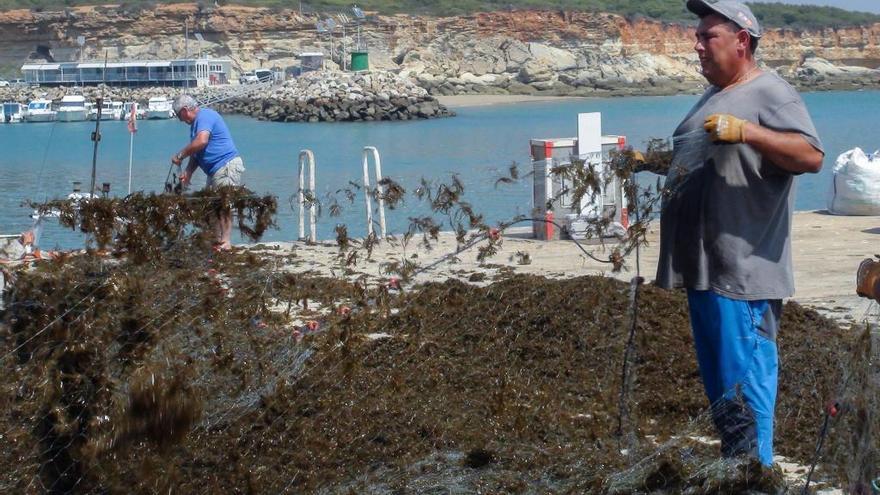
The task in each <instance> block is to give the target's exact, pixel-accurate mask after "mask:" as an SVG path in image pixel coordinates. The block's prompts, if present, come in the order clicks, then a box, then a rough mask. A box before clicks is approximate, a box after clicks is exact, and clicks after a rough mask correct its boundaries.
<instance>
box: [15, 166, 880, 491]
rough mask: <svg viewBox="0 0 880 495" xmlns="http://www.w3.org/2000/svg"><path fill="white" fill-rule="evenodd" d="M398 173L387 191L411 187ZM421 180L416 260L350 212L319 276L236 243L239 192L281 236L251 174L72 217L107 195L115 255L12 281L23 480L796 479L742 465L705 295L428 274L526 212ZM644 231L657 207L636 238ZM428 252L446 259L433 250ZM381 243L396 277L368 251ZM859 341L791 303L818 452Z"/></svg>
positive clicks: (783, 430) (674, 487)
mask: <svg viewBox="0 0 880 495" xmlns="http://www.w3.org/2000/svg"><path fill="white" fill-rule="evenodd" d="M511 175H514V174H513V173H511ZM384 185H385V186H386V188H379V187H377V188H376V189H373V190H372V191H369V193H370V194H386V191H390V190H396V189H395V188H393V187H390V186H391V182H387V181H386V182H385V184H384ZM394 194H396V195H398V196H400V197H403V196H404V195H405V192H403V191H401V190H397V192H396V193H394ZM633 194H635V195H639V194H641V193H640V192H637V191H631V192H630V197H632V196H633ZM391 196H392V195H390V194H389V197H388V198H386V199H387V200H388V201H389V202H391V203H392V204H393V201H392V200H393V198H392V197H391ZM413 196H414V197H416V199H418V200H423V201H427V202H429V203H430V205H431V210H432V212H433V213H434V216H425V217H416V218H413V219H412V222H411V226H410V228H409V229H408V230H407V232H405V233H403V234H401V235H399V236H398V237H397V238H395V239H390V240H389V239H386V240H382V241H381V242H382V243H383V244H386V243H387V244H390V245H396V246H399V247H401V249H400V253H401V255H400V256H399V257H396V258H394V257H393V258H387V259H378V260H377V259H373V258H372V250H373V249H374V248H375V246H376V243H377V242H379V240H378V239H376V238H367V239H350V238H348V237H347V234H346V233H345V228H344V226H340V228H339V229H338V231H337V234H338V235H337V246H336V248H335V249H336V250H337V261H336V269H335V271H334V273H335V275H334V276H327V275H326V274H323V273H319V272H317V271H314V270H313V268H314V267H313V266H310V265H309V264H308V263H305V262H304V261H303V259H302V258H301V257H300V256H299V255H298V254H297V247H296V245H294V247H292V248H290V249H287V248H281V249H272V248H270V247H269V246H258V247H255V248H253V249H248V250H237V251H234V252H219V253H214V252H212V251H211V249H210V247H209V245H208V243H207V241H205V233H204V231H205V230H207V229H208V228H209V226H208V225H207V224H206V223H205V220H204V219H205V218H206V217H205V214H206V212H214V213H216V211H217V209H218V208H221V209H222V208H227V209H235V205H240V206H241V208H242V209H241V211H240V212H239V213H238V214H237V216H238V218H239V219H240V220H241V219H244V220H243V225H244V226H245V227H246V228H248V229H251V230H252V231H253V232H255V233H257V234H258V233H259V232H260V228H262V227H260V226H264V227H265V228H269V227H268V226H269V225H271V221H270V220H271V212H273V208H274V206H273V205H274V200H272V199H271V198H268V199H267V198H263V199H260V198H256V197H254V196H253V195H252V194H251V193H248V192H246V191H240V190H237V191H230V192H229V194H228V195H225V196H223V198H224V199H222V200H217V199H216V198H217V195H214V196H211V197H209V198H204V199H205V201H207V203H206V202H205V201H199V200H197V199H193V198H191V197H184V198H183V199H181V198H179V197H166V195H162V196H158V197H155V198H152V199H147V198H137V199H134V200H127V201H129V202H128V203H127V202H126V201H122V202H118V201H117V202H114V201H116V200H110V199H108V200H106V201H107V203H106V204H99V203H95V204H93V205H83V206H81V207H80V209H78V210H76V211H71V212H70V213H71V215H72V218H83V217H85V216H86V215H90V216H91V218H96V217H97V212H102V213H101V218H102V219H103V220H101V221H100V222H99V223H97V224H95V226H94V227H93V230H90V231H89V232H90V235H92V236H93V237H92V242H95V243H97V244H96V246H95V249H90V250H88V251H86V252H83V253H80V254H75V255H67V256H61V257H58V258H56V259H55V260H53V261H47V262H44V263H41V264H38V265H37V266H36V267H34V268H31V269H21V270H18V271H16V273H15V274H14V281H13V282H12V284H11V286H10V288H9V290H8V291H7V292H6V293H5V295H4V301H5V304H6V309H5V310H4V311H3V313H2V326H0V366H2V369H3V376H4V378H3V380H2V386H0V400H2V404H3V406H4V407H3V413H2V414H0V434H2V437H3V442H2V445H3V447H2V448H0V460H2V462H4V464H5V466H7V467H6V468H5V469H4V470H3V472H2V473H0V490H2V491H4V492H8V493H96V492H100V493H160V492H161V493H168V492H178V493H214V492H220V493H228V492H236V493H238V492H248V493H377V494H378V493H392V492H395V493H409V492H413V493H433V492H443V493H477V492H492V493H535V492H539V493H601V492H608V493H643V492H665V493H670V492H677V491H679V490H682V491H684V490H691V492H692V493H718V492H725V491H727V490H734V491H735V490H740V489H754V490H758V491H763V490H765V489H766V491H773V490H776V489H777V488H780V487H783V486H784V484H783V482H781V481H780V475H779V473H778V472H776V471H772V470H767V469H763V468H760V466H758V465H756V464H755V463H754V461H751V460H749V459H726V460H723V461H719V460H718V457H719V453H720V450H719V447H718V445H717V444H715V443H714V441H713V440H712V438H714V435H715V433H714V427H713V424H712V421H711V414H710V412H708V411H709V409H708V408H707V406H708V405H707V404H706V400H705V396H704V395H703V391H702V386H701V384H700V379H699V375H698V373H697V369H696V362H695V358H694V355H693V350H692V341H691V336H690V335H691V334H690V329H689V324H688V317H687V309H686V301H685V299H684V297H683V295H682V294H680V293H678V292H673V291H663V290H659V289H656V288H654V287H652V286H642V285H640V284H635V286H634V285H633V284H626V283H623V282H620V281H617V280H614V279H612V278H609V277H602V276H588V277H578V278H568V279H553V278H547V277H543V276H536V275H518V274H515V273H513V272H512V270H510V269H506V270H500V269H499V270H497V271H496V272H497V273H496V275H495V276H494V277H492V278H491V279H489V278H486V275H485V272H482V271H479V272H477V271H475V272H471V273H468V272H466V271H461V270H459V271H455V270H450V271H447V275H446V276H444V277H435V279H434V280H432V281H430V282H428V283H421V284H413V283H410V282H409V280H415V278H416V277H417V275H418V274H420V273H425V270H427V269H429V268H430V267H432V266H436V263H438V262H441V261H442V262H444V263H445V262H449V263H454V257H455V256H454V255H455V254H456V253H459V254H460V253H462V252H464V250H475V251H476V250H479V251H480V252H479V255H480V259H481V260H482V261H483V262H485V263H490V262H491V260H492V256H493V254H495V253H496V252H497V251H498V250H499V249H500V248H501V246H502V244H503V242H504V238H503V236H501V235H500V232H499V231H498V230H494V229H499V228H500V229H501V230H503V228H504V227H505V226H506V225H512V224H513V223H514V222H515V221H518V220H517V219H514V220H511V222H510V223H509V224H506V225H502V226H500V227H492V226H489V225H487V224H486V222H485V221H484V220H483V219H482V217H481V216H480V215H479V214H478V213H477V212H474V211H473V209H472V208H470V206H469V204H468V203H467V202H466V201H465V199H464V185H463V184H461V183H460V182H459V183H456V181H452V182H450V183H429V182H425V183H423V187H422V188H421V189H419V190H417V191H414V192H413ZM236 198H237V199H236ZM236 201H238V202H236ZM343 203H344V202H343ZM650 204H651V202H650V201H642V202H640V203H639V205H638V208H640V209H642V211H643V213H644V214H645V215H644V216H643V217H641V218H650V214H649V213H650V211H649V210H648V209H647V208H648V206H646V205H650ZM144 205H152V206H148V207H145V206H144ZM633 206H634V207H636V205H633ZM65 208H66V205H65V204H60V203H55V204H52V205H51V208H48V209H47V211H48V210H49V209H51V210H53V211H61V212H63V211H65ZM163 208H171V210H168V209H163ZM172 210H173V214H162V215H159V214H156V212H157V211H163V212H166V213H167V212H168V211H172ZM89 212H94V213H89ZM77 215H79V217H77ZM175 219H179V220H175ZM83 223H84V222H82V221H79V222H73V223H72V224H76V225H79V226H80V227H79V228H81V226H82V225H83ZM86 223H87V222H86ZM169 224H171V225H172V227H173V228H172V227H169V228H167V229H166V228H165V227H163V226H166V225H169ZM135 226H139V227H137V228H139V229H142V230H139V232H146V233H149V235H147V236H146V237H147V238H145V239H144V240H143V242H145V243H147V244H148V245H149V246H148V248H145V247H138V246H132V242H133V239H135V238H136V237H135V236H132V235H129V234H128V233H131V232H134V230H132V229H135V228H136V227H135ZM159 227H162V228H159ZM441 229H443V230H451V231H452V232H453V234H454V237H455V249H454V250H453V251H451V252H450V253H448V254H440V255H438V256H437V257H436V258H435V259H437V260H438V261H437V262H430V261H427V259H428V258H427V255H426V254H425V253H426V252H427V251H428V248H429V247H432V246H435V247H436V245H437V243H436V240H437V239H438V237H439V236H440V234H439V232H440V230H441ZM645 230H646V227H645V226H644V225H640V224H638V223H637V224H636V230H634V232H637V233H639V235H643V233H644V231H645ZM98 232H105V233H106V234H98ZM101 238H105V239H107V243H104V242H103V241H100V239H101ZM627 243H631V244H629V245H630V246H632V247H631V248H628V247H626V246H627ZM416 245H417V246H418V247H419V249H416V247H417V246H416ZM403 246H407V248H406V249H403ZM621 246H623V247H621ZM637 248H638V243H637V242H632V241H631V240H630V239H625V240H621V241H619V242H615V243H614V244H613V245H608V246H593V247H592V248H591V251H590V252H591V253H592V254H593V256H594V257H596V259H599V260H602V261H605V262H607V266H608V267H609V268H619V267H622V266H623V261H622V260H621V258H622V257H623V256H624V254H621V253H625V252H626V250H627V249H637ZM572 249H573V250H574V249H576V248H575V247H574V246H573V247H572ZM134 253H139V254H138V255H134ZM419 253H420V254H421V256H424V257H425V261H422V259H421V258H419V257H413V254H419ZM609 253H611V254H609ZM614 253H617V254H614ZM531 256H532V257H535V256H540V253H539V252H537V253H532V255H531ZM523 259H524V258H523ZM376 263H381V264H382V266H384V270H383V271H384V275H383V276H380V277H375V276H366V275H364V274H363V272H362V271H359V270H358V267H359V266H360V265H359V264H361V265H363V264H376ZM634 291H637V292H635V293H634ZM634 294H638V296H637V297H634ZM634 308H637V310H638V311H637V312H634ZM850 335H851V332H849V331H847V330H844V329H841V328H839V327H838V326H837V325H836V324H834V323H833V322H831V321H829V320H826V319H824V318H823V317H821V316H820V315H818V314H817V313H816V312H814V311H812V310H809V309H805V308H802V307H800V306H798V305H796V304H794V303H789V304H788V305H787V306H786V308H785V310H784V312H783V319H782V322H781V331H780V339H779V346H780V353H781V361H782V363H783V367H782V372H781V376H780V400H779V405H778V408H777V409H778V415H777V425H776V427H777V434H776V438H777V450H778V451H779V452H781V453H783V454H784V455H786V456H790V457H791V458H793V459H796V460H800V461H801V462H806V461H807V460H809V458H810V456H811V455H812V453H813V448H814V440H815V436H816V433H817V426H818V424H819V420H820V419H821V416H822V404H823V403H824V402H825V400H826V399H827V398H828V397H830V396H832V395H834V393H835V391H836V390H838V389H839V384H840V374H839V372H838V371H839V369H838V366H837V364H839V363H841V362H843V361H844V360H845V359H847V358H845V356H847V354H848V353H849V352H850V349H851V348H858V347H859V346H860V345H861V344H860V343H859V342H858V341H853V339H852V338H851V337H850ZM624 361H626V362H628V363H630V364H629V368H628V369H627V371H626V372H622V370H623V368H624V366H623V362H624ZM874 363H876V361H874ZM860 369H861V368H860ZM871 376H873V377H874V378H873V379H876V374H874V375H870V374H860V375H858V377H855V376H854V377H853V378H851V379H850V380H849V382H850V383H852V384H853V385H855V384H862V383H868V382H867V381H866V380H868V377H871ZM853 390H855V389H853ZM852 403H853V404H856V402H852ZM621 404H627V407H626V410H627V411H628V412H627V414H626V417H625V418H623V417H622V415H623V413H622V408H621ZM873 404H875V402H870V403H866V404H865V406H866V407H867V406H871V405H873ZM863 409H864V408H861V409H857V408H854V409H853V410H859V411H862V410H863ZM852 416H859V417H865V418H866V421H867V422H864V421H863V422H857V423H855V424H852V425H851V424H849V423H846V422H843V421H841V422H838V423H836V424H835V431H834V433H833V435H834V438H835V439H839V441H843V439H845V438H856V437H858V438H860V439H862V438H864V437H865V436H867V440H864V442H866V443H865V444H864V447H863V448H862V450H861V451H860V452H863V453H864V454H863V456H862V458H861V461H860V462H859V465H865V466H866V467H865V469H864V470H863V471H867V470H868V469H869V468H868V467H867V466H868V465H869V464H870V463H871V462H872V461H873V460H875V459H876V457H871V456H872V455H875V454H874V453H872V452H873V451H871V449H870V448H868V446H870V445H876V431H877V430H876V416H871V415H867V414H866V413H861V414H859V415H855V414H854V415H852ZM844 417H846V416H841V418H844ZM869 424H870V428H869V427H868V425H869ZM871 428H873V429H871ZM835 441H838V440H835ZM872 441H873V442H874V443H871V442H872ZM846 451H847V449H846V448H845V446H844V445H843V444H841V445H840V446H839V447H838V446H836V445H835V446H834V447H833V448H830V449H829V452H831V454H830V455H829V456H827V457H826V460H828V461H829V462H828V465H829V466H830V469H827V470H824V471H823V472H822V477H823V478H825V479H828V480H843V479H847V476H850V475H849V474H848V473H849V471H847V468H844V466H851V464H843V463H841V462H842V461H841V457H839V456H840V455H841V453H843V452H846ZM838 469H842V470H840V471H839V470H838ZM862 477H864V476H862ZM695 487H699V490H702V491H693V490H697V489H698V488H695ZM780 489H781V488H780Z"/></svg>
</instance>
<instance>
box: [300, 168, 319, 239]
mask: <svg viewBox="0 0 880 495" xmlns="http://www.w3.org/2000/svg"><path fill="white" fill-rule="evenodd" d="M306 165H308V168H309V189H308V191H309V193H310V196H311V201H310V202H309V242H315V241H316V240H317V234H316V216H317V212H316V206H317V205H316V204H315V154H314V153H312V150H302V151H300V152H299V238H300V239H305V237H306V227H305V208H306V205H305V194H304V190H305V169H306Z"/></svg>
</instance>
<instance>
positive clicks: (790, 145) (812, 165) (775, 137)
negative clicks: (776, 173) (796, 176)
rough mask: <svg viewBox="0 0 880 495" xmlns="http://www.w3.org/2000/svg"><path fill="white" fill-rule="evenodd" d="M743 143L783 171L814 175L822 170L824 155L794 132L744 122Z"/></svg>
mask: <svg viewBox="0 0 880 495" xmlns="http://www.w3.org/2000/svg"><path fill="white" fill-rule="evenodd" d="M743 142H744V143H745V144H748V145H749V146H751V147H753V148H755V150H757V151H758V152H759V153H761V155H763V156H764V158H766V159H768V160H770V161H771V162H773V164H774V165H776V166H777V167H779V168H781V169H783V170H787V171H789V172H794V173H811V174H814V173H816V172H818V171H819V170H821V169H822V159H823V158H824V157H825V155H823V154H822V152H821V151H819V150H817V149H816V148H814V147H813V145H812V144H810V143H809V142H808V141H807V139H806V138H805V137H804V136H802V135H800V134H798V133H796V132H779V131H774V130H771V129H768V128H766V127H762V126H760V125H758V124H754V123H752V122H746V124H745V125H744V126H743Z"/></svg>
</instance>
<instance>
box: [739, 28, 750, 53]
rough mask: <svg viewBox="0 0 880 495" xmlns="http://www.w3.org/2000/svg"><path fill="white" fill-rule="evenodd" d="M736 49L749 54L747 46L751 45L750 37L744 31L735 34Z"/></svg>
mask: <svg viewBox="0 0 880 495" xmlns="http://www.w3.org/2000/svg"><path fill="white" fill-rule="evenodd" d="M736 41H737V48H738V49H740V50H743V51H745V53H749V51H750V49H749V46H750V45H751V44H752V37H751V36H750V35H749V33H748V32H747V31H746V30H745V29H740V30H739V32H737V33H736Z"/></svg>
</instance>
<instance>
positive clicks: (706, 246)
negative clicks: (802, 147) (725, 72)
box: [656, 73, 822, 300]
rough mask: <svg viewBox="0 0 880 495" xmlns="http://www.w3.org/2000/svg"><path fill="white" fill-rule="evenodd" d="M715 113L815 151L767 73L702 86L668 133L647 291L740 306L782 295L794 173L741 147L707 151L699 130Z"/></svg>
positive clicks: (787, 273)
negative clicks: (799, 139) (712, 297)
mask: <svg viewBox="0 0 880 495" xmlns="http://www.w3.org/2000/svg"><path fill="white" fill-rule="evenodd" d="M715 113H726V114H732V115H734V116H736V117H739V118H741V119H745V120H748V121H750V122H754V123H757V124H760V125H761V126H763V127H767V128H769V129H772V130H776V131H782V132H797V133H800V134H801V135H803V136H804V137H805V138H806V139H807V141H808V142H809V143H810V144H811V145H813V146H814V147H815V148H816V149H818V150H819V151H822V144H821V143H820V142H819V137H818V136H817V135H816V129H815V127H814V126H813V122H812V120H811V119H810V116H809V114H808V113H807V109H806V107H805V106H804V102H803V100H801V98H800V96H799V95H798V94H797V92H796V91H795V90H794V88H792V87H791V86H790V85H789V84H788V83H786V82H785V81H784V80H782V79H781V78H780V77H779V76H777V75H776V74H773V73H763V74H761V75H759V76H757V77H756V78H754V79H752V80H751V81H749V82H747V83H744V84H742V85H739V86H736V87H732V88H730V89H728V90H726V91H720V90H719V89H718V88H717V87H714V86H713V87H711V88H709V89H708V90H707V91H706V92H705V94H703V97H702V98H700V101H698V102H697V104H696V105H695V106H694V108H692V109H691V111H690V112H689V113H688V114H687V116H686V117H685V118H684V121H682V123H681V124H680V125H679V126H678V129H676V130H675V134H674V135H673V158H672V166H671V167H670V169H669V173H668V174H667V178H666V192H665V193H664V197H663V210H662V214H661V217H660V260H659V263H658V266H657V280H656V283H657V285H659V286H660V287H666V288H675V287H686V288H689V289H697V290H710V289H711V290H714V291H716V292H718V293H719V294H722V295H724V296H727V297H730V298H733V299H741V300H759V299H782V298H784V297H790V296H792V295H793V294H794V277H793V274H792V267H791V213H792V207H793V201H794V174H792V173H790V172H787V171H785V170H783V169H781V168H779V167H777V166H776V165H774V164H773V163H771V162H770V161H769V160H764V159H763V157H762V156H761V155H760V154H759V153H758V152H757V151H755V150H754V149H753V148H752V147H751V146H749V145H746V144H723V143H718V144H715V143H712V142H711V140H710V139H709V135H708V134H707V133H706V131H705V130H704V129H703V123H704V121H705V119H706V117H708V116H709V115H712V114H715Z"/></svg>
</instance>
